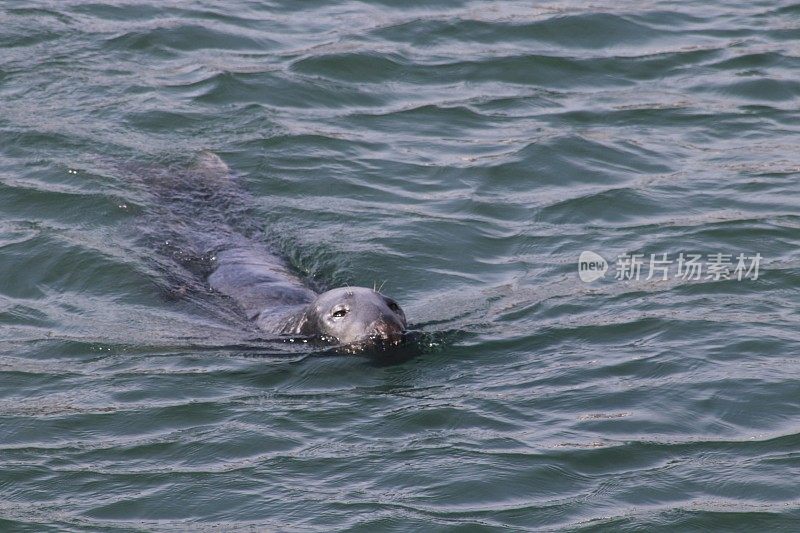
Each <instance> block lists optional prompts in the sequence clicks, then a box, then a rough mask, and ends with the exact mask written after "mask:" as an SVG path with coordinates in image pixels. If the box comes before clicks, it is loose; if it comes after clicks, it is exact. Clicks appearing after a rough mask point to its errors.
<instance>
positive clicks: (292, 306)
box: [156, 152, 407, 352]
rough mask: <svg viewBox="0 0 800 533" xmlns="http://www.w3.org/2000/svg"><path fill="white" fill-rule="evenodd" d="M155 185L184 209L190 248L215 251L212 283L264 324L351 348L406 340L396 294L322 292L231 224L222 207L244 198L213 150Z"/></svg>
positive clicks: (176, 208)
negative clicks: (318, 291) (394, 296)
mask: <svg viewBox="0 0 800 533" xmlns="http://www.w3.org/2000/svg"><path fill="white" fill-rule="evenodd" d="M156 190H157V191H158V197H159V198H160V199H161V201H162V204H163V205H166V206H168V210H169V211H170V212H171V213H172V215H173V218H176V216H175V215H176V214H180V213H179V212H180V210H181V209H183V210H184V213H183V214H184V216H183V217H180V218H181V221H180V227H181V228H182V229H183V232H184V233H185V234H187V233H188V235H184V239H183V240H184V241H186V242H187V243H191V247H192V248H193V249H194V250H195V251H194V252H193V254H192V255H194V256H197V255H204V256H206V257H209V258H210V268H209V269H208V271H209V272H208V274H207V277H206V280H207V283H208V285H209V286H210V288H211V289H212V290H214V291H216V292H217V293H219V294H222V295H224V296H226V297H228V298H230V299H231V300H233V301H234V302H235V303H236V304H237V305H238V307H239V308H240V309H241V310H242V312H243V313H244V314H245V315H246V316H247V318H248V319H250V320H252V321H254V322H255V324H256V325H257V326H258V327H259V328H260V329H261V330H263V331H265V332H267V333H270V334H275V335H293V336H298V335H302V336H310V337H316V338H319V339H321V340H323V341H326V342H329V343H334V344H338V345H344V346H347V350H346V351H350V352H356V351H361V350H366V349H371V348H383V347H388V346H396V345H399V344H400V343H401V342H402V339H403V334H404V333H405V331H406V328H407V321H406V315H405V313H404V312H403V309H402V308H401V307H400V305H399V304H398V303H397V302H396V301H395V300H393V299H392V298H390V297H388V296H386V295H384V294H381V293H380V292H379V291H377V290H374V289H369V288H366V287H340V288H336V289H332V290H329V291H327V292H323V293H321V294H318V293H316V292H315V291H313V290H312V289H310V288H309V287H307V286H306V285H305V284H304V283H303V281H302V280H301V279H300V278H299V277H298V276H297V275H295V274H294V273H293V272H292V271H291V269H290V268H289V267H288V265H287V263H286V262H285V261H284V260H283V259H282V258H280V257H278V256H277V255H275V254H273V253H271V252H270V251H269V250H268V249H267V247H266V246H265V245H264V244H263V243H262V242H260V241H258V240H257V239H253V238H252V237H250V236H247V235H245V234H243V233H242V232H239V231H235V230H234V229H232V225H231V224H230V223H228V222H227V221H225V220H224V217H223V216H221V215H220V214H219V211H220V210H223V211H224V210H226V209H227V210H228V211H229V212H230V211H231V209H233V208H234V207H237V206H239V207H240V206H241V205H242V204H243V203H245V200H244V197H243V195H242V191H241V188H240V187H239V186H238V184H236V183H235V178H234V177H232V173H231V171H230V169H229V168H228V166H227V165H226V164H225V163H224V162H223V161H222V159H220V158H219V157H218V156H217V155H216V154H213V153H211V152H202V153H201V154H200V155H199V156H198V158H197V162H196V164H195V167H194V168H193V169H192V170H191V171H189V172H188V173H187V174H186V175H185V176H183V177H180V176H178V177H175V176H172V177H171V179H170V180H169V181H168V182H167V183H166V184H165V183H164V181H163V180H162V181H161V182H160V185H159V187H157V188H156ZM187 206H188V207H187ZM187 218H188V219H189V220H186V219H187Z"/></svg>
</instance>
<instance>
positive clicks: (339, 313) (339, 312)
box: [331, 307, 347, 318]
mask: <svg viewBox="0 0 800 533" xmlns="http://www.w3.org/2000/svg"><path fill="white" fill-rule="evenodd" d="M346 314H347V308H346V307H337V308H336V309H334V310H333V313H331V316H332V317H333V318H342V317H343V316H344V315H346Z"/></svg>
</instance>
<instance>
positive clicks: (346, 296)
mask: <svg viewBox="0 0 800 533" xmlns="http://www.w3.org/2000/svg"><path fill="white" fill-rule="evenodd" d="M406 325H407V324H406V315H405V313H403V310H402V309H401V308H400V306H399V305H398V304H397V302H395V301H394V300H392V299H391V298H389V297H387V296H384V295H383V294H381V293H379V292H378V291H374V290H372V289H367V288H364V287H342V288H339V289H333V290H330V291H328V292H324V293H322V294H320V295H319V296H317V297H316V298H315V299H314V301H313V302H311V303H310V304H309V305H308V307H307V308H306V311H305V313H304V316H303V322H302V324H301V326H300V333H303V334H306V335H320V336H322V337H324V338H328V339H329V340H334V341H336V342H338V343H339V344H344V345H350V346H360V347H367V346H374V345H378V344H380V345H384V346H385V345H397V344H400V341H401V339H402V335H403V332H405V330H406Z"/></svg>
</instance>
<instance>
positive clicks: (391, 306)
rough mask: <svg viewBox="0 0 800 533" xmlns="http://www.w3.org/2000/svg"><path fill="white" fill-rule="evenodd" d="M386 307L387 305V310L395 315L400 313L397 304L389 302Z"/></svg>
mask: <svg viewBox="0 0 800 533" xmlns="http://www.w3.org/2000/svg"><path fill="white" fill-rule="evenodd" d="M388 305H389V309H391V310H392V311H394V312H395V313H400V306H399V305H397V302H391V301H390V302H389V303H388Z"/></svg>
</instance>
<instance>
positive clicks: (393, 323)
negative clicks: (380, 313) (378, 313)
mask: <svg viewBox="0 0 800 533" xmlns="http://www.w3.org/2000/svg"><path fill="white" fill-rule="evenodd" d="M370 330H371V333H372V336H375V337H377V338H378V339H381V340H385V341H386V340H391V341H394V340H399V339H400V337H402V335H403V332H404V331H405V328H404V327H403V324H401V323H400V322H399V321H397V320H387V319H385V318H382V319H380V320H377V321H375V322H373V324H372V327H371V328H370Z"/></svg>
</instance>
